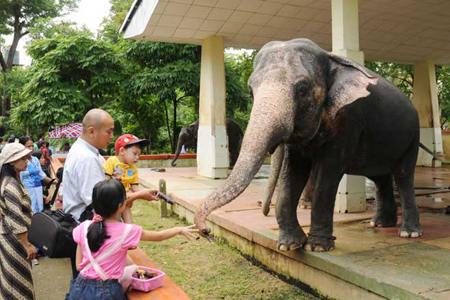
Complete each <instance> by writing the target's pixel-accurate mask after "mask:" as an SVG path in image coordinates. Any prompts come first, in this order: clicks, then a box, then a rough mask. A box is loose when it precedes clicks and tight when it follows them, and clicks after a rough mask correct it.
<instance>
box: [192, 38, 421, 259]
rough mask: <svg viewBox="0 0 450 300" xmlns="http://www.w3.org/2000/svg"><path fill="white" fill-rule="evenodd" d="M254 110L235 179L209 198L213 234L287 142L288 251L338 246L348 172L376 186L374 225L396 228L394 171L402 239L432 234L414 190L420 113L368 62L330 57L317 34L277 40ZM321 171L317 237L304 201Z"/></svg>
mask: <svg viewBox="0 0 450 300" xmlns="http://www.w3.org/2000/svg"><path fill="white" fill-rule="evenodd" d="M249 87H250V92H251V94H252V97H253V101H254V104H253V108H252V112H251V116H250V121H249V124H248V127H247V131H246V133H245V136H244V140H243V143H242V150H241V155H240V156H239V159H238V161H237V163H236V165H235V167H234V169H233V171H232V172H231V174H230V177H229V178H228V180H227V181H226V182H225V183H224V185H223V186H222V187H221V188H219V189H218V190H216V191H214V192H213V193H211V194H210V195H208V197H207V198H206V199H205V200H204V201H203V202H202V204H201V205H200V207H199V209H198V210H197V212H196V215H195V223H196V225H197V228H199V229H200V233H201V234H202V235H204V236H207V235H208V233H209V229H208V228H207V227H206V223H205V219H206V217H207V216H208V215H209V214H210V213H211V212H212V211H214V210H215V209H217V208H219V207H222V206H223V205H225V204H227V203H229V202H230V201H232V200H233V199H235V198H236V197H237V196H239V195H240V194H241V193H242V192H243V191H244V190H245V189H246V187H247V186H248V185H249V184H250V182H251V180H252V179H253V177H254V175H255V174H256V173H257V171H258V170H259V169H260V167H261V165H262V163H263V160H264V156H265V154H266V153H267V152H268V151H270V152H273V151H275V149H276V148H277V146H278V145H279V144H285V145H286V146H285V149H284V150H285V153H284V159H283V163H282V167H281V171H280V177H279V180H278V199H277V206H276V217H277V222H278V225H279V229H280V233H279V239H278V249H280V250H281V251H287V250H294V249H297V248H299V247H301V246H302V245H303V246H304V248H305V249H306V250H308V251H329V250H331V249H333V248H334V240H335V238H334V237H333V210H334V203H335V196H336V193H337V189H338V186H339V182H340V180H341V178H342V176H343V175H344V174H351V175H362V176H366V177H368V178H370V179H371V180H373V181H374V182H375V185H376V189H377V212H376V215H375V216H374V218H373V220H372V224H373V225H374V226H395V225H396V223H397V207H396V205H395V201H394V193H393V185H392V177H394V178H395V181H396V184H397V187H398V190H399V194H400V197H401V199H402V210H403V213H402V224H401V226H400V228H399V235H400V236H402V237H418V236H420V235H421V234H422V228H421V226H420V223H419V211H418V209H417V206H416V202H415V194H414V171H415V163H416V160H417V153H418V147H419V118H418V114H417V111H416V109H415V108H414V106H413V105H412V103H411V101H410V100H409V99H408V98H407V97H406V96H405V95H404V94H403V93H402V92H401V91H400V90H399V89H398V88H396V87H395V86H394V85H393V84H392V83H390V82H388V81H387V80H385V79H384V78H382V77H380V76H378V75H377V74H375V73H373V72H371V71H369V70H368V69H366V68H364V67H363V66H361V65H359V64H357V63H355V62H353V61H351V60H349V59H346V58H343V57H340V56H337V55H334V54H332V53H328V52H326V51H324V50H323V49H321V48H320V47H319V46H317V45H316V44H315V43H313V42H312V41H310V40H307V39H295V40H291V41H287V42H270V43H268V44H266V45H265V46H264V47H262V49H261V50H260V51H259V53H258V54H257V56H256V57H255V62H254V71H253V73H252V75H251V77H250V79H249ZM309 177H311V181H312V186H313V187H314V193H313V201H312V209H311V227H310V232H309V236H308V237H307V236H306V234H305V233H304V231H303V230H302V228H301V227H300V225H299V223H298V220H297V213H296V211H297V204H298V200H299V198H300V195H301V193H302V191H303V189H304V187H305V185H306V182H307V181H308V179H309Z"/></svg>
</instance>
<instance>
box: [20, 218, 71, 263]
mask: <svg viewBox="0 0 450 300" xmlns="http://www.w3.org/2000/svg"><path fill="white" fill-rule="evenodd" d="M76 226H78V223H77V222H76V221H75V220H74V219H73V217H72V215H70V214H67V213H65V212H63V211H62V210H44V211H42V212H38V213H35V214H34V215H33V218H32V220H31V226H30V229H29V231H28V240H29V241H30V243H32V244H33V245H35V246H36V247H38V248H39V249H40V250H41V251H42V252H43V253H44V254H45V255H46V256H48V257H50V258H62V257H71V255H72V254H73V253H75V251H76V249H77V244H76V243H75V242H74V240H73V237H72V231H73V229H74V228H75V227H76Z"/></svg>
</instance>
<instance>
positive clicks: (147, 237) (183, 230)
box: [141, 225, 198, 242]
mask: <svg viewBox="0 0 450 300" xmlns="http://www.w3.org/2000/svg"><path fill="white" fill-rule="evenodd" d="M194 227H195V225H191V226H187V227H174V228H170V229H165V230H161V231H151V230H142V235H141V241H152V242H159V241H164V240H167V239H170V238H172V237H174V236H176V235H178V234H180V235H184V236H185V237H186V238H187V239H188V240H195V239H196V236H195V235H193V234H192V233H193V232H198V229H194Z"/></svg>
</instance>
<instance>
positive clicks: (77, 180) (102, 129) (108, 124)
mask: <svg viewBox="0 0 450 300" xmlns="http://www.w3.org/2000/svg"><path fill="white" fill-rule="evenodd" d="M113 131H114V120H113V119H112V118H111V116H110V115H109V114H108V113H107V112H106V111H104V110H102V109H92V110H90V111H89V112H88V113H87V114H86V116H85V117H84V119H83V133H82V134H81V136H80V137H79V138H78V139H77V141H76V142H75V143H74V144H73V146H72V148H71V149H70V151H69V154H68V155H67V159H66V162H65V164H64V175H63V178H64V190H63V197H64V201H63V202H64V203H63V207H64V211H65V212H66V213H69V214H71V215H72V216H73V218H74V219H75V220H77V221H79V222H83V221H85V220H87V219H92V215H93V212H92V206H91V203H92V191H93V190H94V186H95V185H96V184H97V183H98V182H100V181H102V180H104V179H105V173H104V170H103V163H104V162H105V159H104V158H103V157H102V156H101V155H100V152H99V150H100V149H105V148H106V147H108V144H109V143H110V142H111V139H112V138H113Z"/></svg>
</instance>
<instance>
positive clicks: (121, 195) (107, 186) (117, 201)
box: [87, 179, 126, 252]
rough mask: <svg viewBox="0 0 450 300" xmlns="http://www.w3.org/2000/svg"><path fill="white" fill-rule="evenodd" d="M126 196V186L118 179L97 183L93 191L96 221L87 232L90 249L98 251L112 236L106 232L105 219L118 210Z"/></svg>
mask: <svg viewBox="0 0 450 300" xmlns="http://www.w3.org/2000/svg"><path fill="white" fill-rule="evenodd" d="M125 197H126V191H125V188H124V187H123V185H122V183H120V182H119V181H117V180H113V179H112V180H104V181H100V182H99V183H97V184H96V185H95V187H94V191H93V192H92V205H93V207H94V211H95V215H94V222H93V223H92V224H91V225H89V228H88V233H87V240H88V244H89V249H91V251H92V252H97V251H98V250H99V249H100V247H101V246H102V245H103V243H104V242H105V240H106V239H109V238H110V236H108V235H107V234H106V228H105V223H104V219H105V218H109V217H111V216H112V215H114V214H115V213H116V212H117V210H118V209H119V205H123V203H124V202H125Z"/></svg>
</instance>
